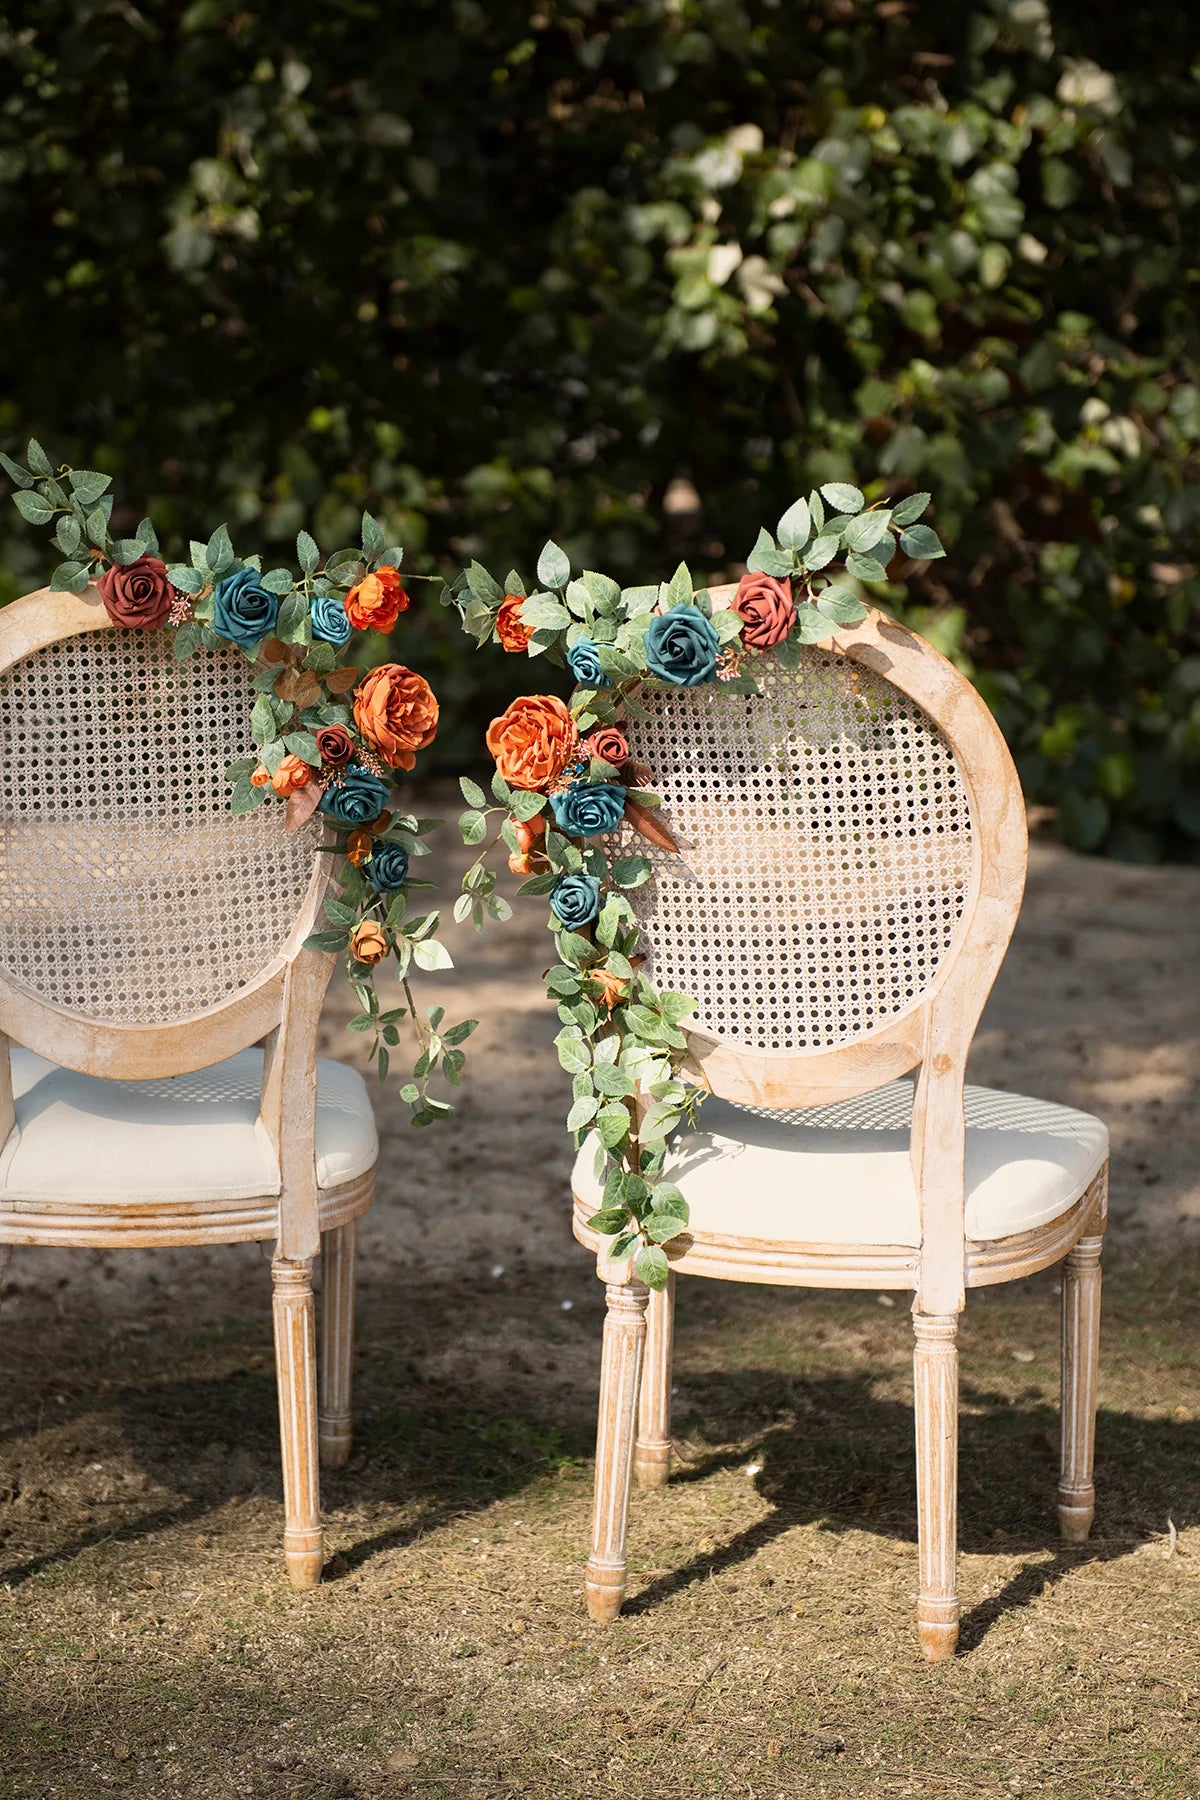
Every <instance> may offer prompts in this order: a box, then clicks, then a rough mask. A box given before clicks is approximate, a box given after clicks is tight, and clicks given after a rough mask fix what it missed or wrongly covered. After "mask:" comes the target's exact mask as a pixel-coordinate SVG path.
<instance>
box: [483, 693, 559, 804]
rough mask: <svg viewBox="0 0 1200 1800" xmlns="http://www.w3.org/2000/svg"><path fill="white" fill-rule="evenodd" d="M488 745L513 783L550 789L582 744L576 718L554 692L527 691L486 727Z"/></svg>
mask: <svg viewBox="0 0 1200 1800" xmlns="http://www.w3.org/2000/svg"><path fill="white" fill-rule="evenodd" d="M487 747H488V749H489V750H490V751H491V753H492V755H493V756H494V757H495V759H496V768H497V770H498V772H499V773H500V775H501V776H502V777H503V779H504V780H505V781H507V782H508V784H509V786H510V787H519V788H531V789H533V791H534V792H535V793H543V794H544V793H548V792H549V790H550V789H551V788H552V787H553V786H554V783H555V782H556V781H557V780H558V778H559V776H560V775H561V774H562V772H563V770H564V769H565V768H566V767H567V765H568V764H569V763H570V762H571V760H572V758H573V757H574V756H575V754H576V752H577V750H578V748H579V734H578V732H577V731H576V729H575V721H574V719H573V718H572V717H571V715H570V713H569V712H568V711H567V708H566V707H565V706H564V704H563V702H562V701H561V700H558V699H556V698H555V697H554V695H553V694H527V695H526V696H525V697H524V699H521V700H514V701H513V703H512V705H511V706H510V707H509V709H508V711H507V712H505V713H501V715H500V717H499V718H498V719H493V720H492V722H491V724H490V725H489V726H488V729H487Z"/></svg>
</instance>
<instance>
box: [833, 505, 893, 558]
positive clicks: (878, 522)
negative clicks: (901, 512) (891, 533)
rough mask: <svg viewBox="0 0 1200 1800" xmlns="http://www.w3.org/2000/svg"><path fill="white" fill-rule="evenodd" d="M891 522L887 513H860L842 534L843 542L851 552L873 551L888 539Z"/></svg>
mask: <svg viewBox="0 0 1200 1800" xmlns="http://www.w3.org/2000/svg"><path fill="white" fill-rule="evenodd" d="M890 520H891V514H890V513H888V512H887V511H882V512H867V513H860V514H859V516H858V518H857V519H851V521H850V523H849V524H848V525H847V526H846V529H845V530H844V531H843V532H842V542H843V543H844V544H845V545H846V547H847V548H848V549H850V550H859V551H864V552H865V551H867V550H873V549H874V548H875V546H876V544H878V543H879V542H880V541H881V540H882V539H883V538H884V537H886V535H887V528H888V524H889V522H890Z"/></svg>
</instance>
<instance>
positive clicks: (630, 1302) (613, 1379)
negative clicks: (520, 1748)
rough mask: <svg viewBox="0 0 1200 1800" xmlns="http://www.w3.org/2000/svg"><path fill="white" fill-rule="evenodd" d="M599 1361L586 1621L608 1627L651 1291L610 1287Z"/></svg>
mask: <svg viewBox="0 0 1200 1800" xmlns="http://www.w3.org/2000/svg"><path fill="white" fill-rule="evenodd" d="M605 1297H606V1299H607V1302H608V1312H607V1316H606V1317H605V1320H604V1350H603V1354H602V1357H601V1361H600V1418H599V1423H598V1426H597V1429H596V1489H595V1496H594V1499H593V1502H592V1553H591V1555H590V1556H589V1557H588V1564H587V1571H586V1574H585V1576H584V1584H583V1585H584V1593H585V1594H586V1596H587V1609H588V1617H589V1618H590V1619H591V1620H592V1622H593V1624H596V1625H607V1624H609V1623H610V1622H611V1620H613V1619H615V1618H616V1616H617V1614H618V1613H619V1612H620V1610H621V1602H622V1600H624V1598H625V1533H626V1524H627V1521H628V1517H629V1477H630V1472H631V1468H632V1463H633V1437H634V1426H635V1421H636V1418H637V1404H638V1384H639V1381H640V1379H641V1372H642V1347H643V1344H644V1342H645V1337H646V1303H647V1300H648V1299H649V1291H648V1289H646V1288H645V1287H643V1286H642V1284H641V1283H640V1282H630V1283H629V1284H628V1285H624V1284H622V1285H617V1284H615V1283H609V1284H608V1286H607V1288H606V1291H605Z"/></svg>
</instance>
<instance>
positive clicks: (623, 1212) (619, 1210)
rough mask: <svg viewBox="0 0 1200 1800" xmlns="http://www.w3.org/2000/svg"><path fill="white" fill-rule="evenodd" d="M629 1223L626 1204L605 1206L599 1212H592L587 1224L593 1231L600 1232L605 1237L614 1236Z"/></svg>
mask: <svg viewBox="0 0 1200 1800" xmlns="http://www.w3.org/2000/svg"><path fill="white" fill-rule="evenodd" d="M628 1223H629V1208H628V1207H627V1206H606V1207H603V1208H602V1209H601V1210H600V1212H598V1213H593V1214H592V1216H591V1218H590V1219H589V1220H588V1224H589V1225H590V1226H591V1228H592V1230H593V1231H599V1232H601V1233H602V1234H603V1235H604V1236H605V1237H615V1236H616V1235H617V1233H618V1231H623V1230H624V1229H625V1227H626V1225H628Z"/></svg>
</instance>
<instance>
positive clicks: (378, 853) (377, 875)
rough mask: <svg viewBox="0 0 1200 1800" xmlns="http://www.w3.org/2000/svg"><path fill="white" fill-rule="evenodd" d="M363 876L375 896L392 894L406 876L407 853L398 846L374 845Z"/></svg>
mask: <svg viewBox="0 0 1200 1800" xmlns="http://www.w3.org/2000/svg"><path fill="white" fill-rule="evenodd" d="M363 874H364V875H365V876H366V878H367V880H368V881H369V882H370V884H371V886H372V887H373V888H374V889H375V892H376V893H377V894H394V893H395V892H396V889H397V888H402V887H403V886H404V881H405V877H406V876H407V874H408V851H407V850H405V849H403V848H402V847H401V846H400V845H399V844H376V846H375V848H374V850H372V852H371V858H370V861H369V862H365V863H364V864H363Z"/></svg>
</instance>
